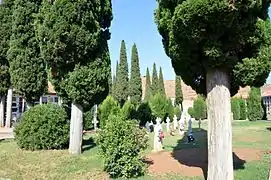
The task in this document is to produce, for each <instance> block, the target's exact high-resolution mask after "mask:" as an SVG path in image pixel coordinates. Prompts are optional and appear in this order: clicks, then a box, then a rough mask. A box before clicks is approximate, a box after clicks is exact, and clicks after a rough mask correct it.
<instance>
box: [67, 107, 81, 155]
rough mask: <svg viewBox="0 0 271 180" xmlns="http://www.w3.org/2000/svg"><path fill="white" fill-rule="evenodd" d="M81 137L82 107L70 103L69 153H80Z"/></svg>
mask: <svg viewBox="0 0 271 180" xmlns="http://www.w3.org/2000/svg"><path fill="white" fill-rule="evenodd" d="M82 137H83V108H82V106H80V105H79V104H76V103H72V110H71V122H70V144H69V152H70V153H71V154H75V155H79V154H81V148H82Z"/></svg>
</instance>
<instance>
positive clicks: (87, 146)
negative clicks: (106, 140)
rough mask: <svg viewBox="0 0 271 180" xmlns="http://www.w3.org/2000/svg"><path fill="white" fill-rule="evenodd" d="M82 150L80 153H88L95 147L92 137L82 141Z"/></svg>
mask: <svg viewBox="0 0 271 180" xmlns="http://www.w3.org/2000/svg"><path fill="white" fill-rule="evenodd" d="M82 144H83V148H82V151H83V152H84V151H88V150H90V149H92V148H94V147H95V146H96V144H95V142H94V139H93V137H91V136H90V137H88V138H87V139H83V143H82Z"/></svg>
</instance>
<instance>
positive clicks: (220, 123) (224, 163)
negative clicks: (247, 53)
mask: <svg viewBox="0 0 271 180" xmlns="http://www.w3.org/2000/svg"><path fill="white" fill-rule="evenodd" d="M206 83H207V84H206V85H207V105H208V180H233V179H234V177H233V159H232V125H231V123H232V121H231V102H230V91H229V89H230V79H229V75H228V74H227V73H226V72H225V71H223V70H211V71H208V72H207V79H206Z"/></svg>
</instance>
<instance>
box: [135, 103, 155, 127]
mask: <svg viewBox="0 0 271 180" xmlns="http://www.w3.org/2000/svg"><path fill="white" fill-rule="evenodd" d="M152 119H153V116H152V111H151V108H150V105H149V103H148V102H143V103H141V104H140V105H139V106H138V108H137V120H138V121H139V125H140V126H145V124H146V122H147V121H152Z"/></svg>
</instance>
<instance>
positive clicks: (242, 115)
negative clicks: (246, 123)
mask: <svg viewBox="0 0 271 180" xmlns="http://www.w3.org/2000/svg"><path fill="white" fill-rule="evenodd" d="M239 106H240V120H246V119H247V107H246V100H245V99H243V98H240V99H239Z"/></svg>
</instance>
